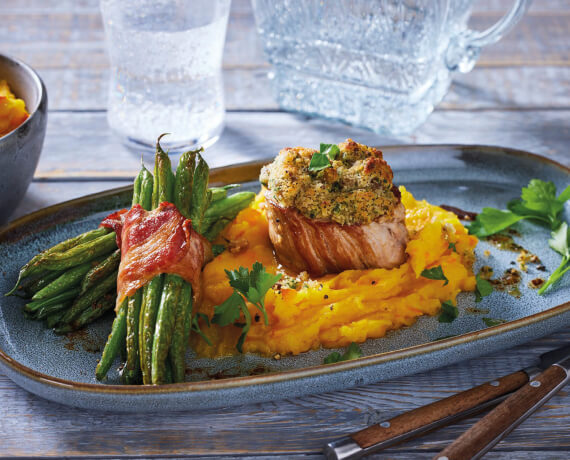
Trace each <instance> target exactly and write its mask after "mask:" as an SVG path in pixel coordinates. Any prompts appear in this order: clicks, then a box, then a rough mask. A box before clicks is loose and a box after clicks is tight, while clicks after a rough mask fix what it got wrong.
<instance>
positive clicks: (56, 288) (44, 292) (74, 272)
mask: <svg viewBox="0 0 570 460" xmlns="http://www.w3.org/2000/svg"><path fill="white" fill-rule="evenodd" d="M92 266H93V264H92V263H91V262H85V263H84V264H81V265H78V266H76V267H73V268H72V269H71V270H68V271H66V272H64V273H63V274H62V275H60V276H59V277H58V278H56V279H55V280H53V281H52V282H51V283H50V284H48V285H47V286H45V287H44V288H43V289H41V290H39V291H38V292H36V293H35V294H34V295H33V297H32V300H39V299H45V298H48V297H53V296H54V295H56V294H59V293H60V292H63V291H66V290H67V289H69V288H70V287H73V286H76V285H78V284H79V283H80V282H81V280H82V279H83V277H84V276H85V275H86V274H87V272H89V270H91V268H92Z"/></svg>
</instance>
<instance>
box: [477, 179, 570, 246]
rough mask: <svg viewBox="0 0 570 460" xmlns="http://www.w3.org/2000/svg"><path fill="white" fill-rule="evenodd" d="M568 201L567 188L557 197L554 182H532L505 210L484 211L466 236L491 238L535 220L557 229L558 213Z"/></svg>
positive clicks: (558, 224)
mask: <svg viewBox="0 0 570 460" xmlns="http://www.w3.org/2000/svg"><path fill="white" fill-rule="evenodd" d="M569 199H570V185H568V186H567V187H566V188H565V189H564V190H563V191H562V193H561V194H560V195H558V197H557V196H556V186H555V185H554V183H553V182H550V181H549V182H544V181H541V180H540V179H532V180H531V181H530V182H529V184H528V186H527V187H523V189H522V191H521V197H520V199H519V198H517V199H515V200H511V201H509V203H507V208H508V210H504V211H503V210H500V209H495V208H483V211H482V212H481V213H479V214H478V215H477V218H476V219H475V221H474V222H473V223H472V224H471V225H470V226H469V233H471V234H472V235H475V236H478V237H485V236H489V235H493V234H495V233H498V232H500V231H502V230H505V229H506V228H508V227H510V226H511V225H513V224H515V223H516V222H518V221H520V220H522V219H529V220H532V221H537V222H540V223H542V224H545V225H547V226H548V227H550V229H551V230H556V229H557V228H558V227H559V226H560V224H561V223H562V221H561V220H560V214H561V213H562V210H563V209H564V203H565V202H566V201H568V200H569Z"/></svg>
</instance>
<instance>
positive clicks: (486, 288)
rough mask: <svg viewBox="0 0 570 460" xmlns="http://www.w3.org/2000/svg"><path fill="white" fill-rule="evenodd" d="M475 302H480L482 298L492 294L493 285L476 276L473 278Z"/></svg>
mask: <svg viewBox="0 0 570 460" xmlns="http://www.w3.org/2000/svg"><path fill="white" fill-rule="evenodd" d="M475 283H476V285H475V302H481V300H483V297H487V296H488V295H490V294H491V293H492V292H493V285H492V284H491V283H489V281H487V280H486V279H483V278H481V276H480V275H479V274H478V275H477V276H476V277H475Z"/></svg>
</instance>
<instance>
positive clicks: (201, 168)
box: [190, 153, 212, 234]
mask: <svg viewBox="0 0 570 460" xmlns="http://www.w3.org/2000/svg"><path fill="white" fill-rule="evenodd" d="M197 157H198V164H197V165H196V171H195V172H194V184H193V186H192V205H191V207H190V219H191V220H192V226H193V227H194V229H195V230H196V231H197V232H198V233H200V234H201V233H202V231H203V230H204V229H203V228H202V227H203V220H204V213H205V212H206V209H207V208H208V206H209V204H210V200H211V198H212V192H210V191H209V190H208V178H209V175H210V168H208V164H207V163H206V162H205V161H204V159H203V158H202V155H200V154H199V153H198V154H197Z"/></svg>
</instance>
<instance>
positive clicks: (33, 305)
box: [24, 288, 79, 313]
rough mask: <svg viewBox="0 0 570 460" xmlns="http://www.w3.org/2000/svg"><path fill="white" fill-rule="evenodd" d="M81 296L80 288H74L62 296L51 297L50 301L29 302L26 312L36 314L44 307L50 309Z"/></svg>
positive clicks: (25, 307) (25, 308)
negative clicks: (52, 306)
mask: <svg viewBox="0 0 570 460" xmlns="http://www.w3.org/2000/svg"><path fill="white" fill-rule="evenodd" d="M78 294H79V288H72V289H69V290H67V291H65V292H62V293H61V294H58V295H56V296H53V297H50V298H49V299H40V300H34V301H33V302H29V303H27V304H26V305H25V306H24V311H25V312H27V313H35V312H37V311H38V310H39V309H40V308H42V307H49V306H51V305H56V304H59V303H61V302H65V301H66V300H71V299H74V298H75V297H77V295H78Z"/></svg>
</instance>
